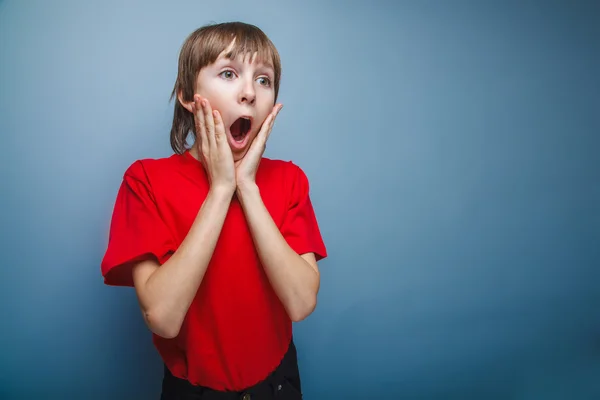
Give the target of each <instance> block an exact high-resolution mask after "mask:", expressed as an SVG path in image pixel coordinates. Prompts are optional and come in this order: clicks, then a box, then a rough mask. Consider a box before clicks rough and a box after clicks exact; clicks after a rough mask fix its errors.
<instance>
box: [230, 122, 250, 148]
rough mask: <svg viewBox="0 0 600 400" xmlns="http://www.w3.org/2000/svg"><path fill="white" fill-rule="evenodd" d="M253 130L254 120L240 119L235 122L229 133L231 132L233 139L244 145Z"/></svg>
mask: <svg viewBox="0 0 600 400" xmlns="http://www.w3.org/2000/svg"><path fill="white" fill-rule="evenodd" d="M251 128H252V120H251V119H250V118H249V117H240V118H238V119H236V120H235V122H234V123H233V124H232V125H231V128H229V132H231V137H232V138H233V140H234V141H236V142H237V143H242V142H243V141H244V139H245V138H246V136H248V133H249V132H250V129H251Z"/></svg>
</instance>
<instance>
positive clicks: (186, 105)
mask: <svg viewBox="0 0 600 400" xmlns="http://www.w3.org/2000/svg"><path fill="white" fill-rule="evenodd" d="M177 101H179V104H181V105H182V106H183V108H185V109H186V110H188V111H189V112H191V113H193V112H194V111H193V108H192V105H193V104H194V102H193V101H188V102H186V101H183V95H182V94H181V90H180V91H178V92H177Z"/></svg>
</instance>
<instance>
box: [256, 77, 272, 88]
mask: <svg viewBox="0 0 600 400" xmlns="http://www.w3.org/2000/svg"><path fill="white" fill-rule="evenodd" d="M257 82H258V83H259V84H261V85H263V86H267V87H269V86H271V80H270V79H269V78H267V77H266V76H261V77H260V78H258V79H257Z"/></svg>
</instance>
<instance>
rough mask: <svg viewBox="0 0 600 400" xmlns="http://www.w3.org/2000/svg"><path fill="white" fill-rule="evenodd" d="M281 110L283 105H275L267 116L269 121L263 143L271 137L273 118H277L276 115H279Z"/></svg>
mask: <svg viewBox="0 0 600 400" xmlns="http://www.w3.org/2000/svg"><path fill="white" fill-rule="evenodd" d="M282 108H283V104H277V105H276V106H275V107H274V108H273V112H272V113H271V114H270V115H269V117H270V118H271V119H270V120H269V125H268V130H267V132H266V133H265V135H266V137H265V142H266V141H267V139H268V138H269V136H271V132H272V130H273V125H274V124H275V118H277V114H279V111H281V109H282Z"/></svg>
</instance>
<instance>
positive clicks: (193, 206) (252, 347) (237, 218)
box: [101, 152, 327, 390]
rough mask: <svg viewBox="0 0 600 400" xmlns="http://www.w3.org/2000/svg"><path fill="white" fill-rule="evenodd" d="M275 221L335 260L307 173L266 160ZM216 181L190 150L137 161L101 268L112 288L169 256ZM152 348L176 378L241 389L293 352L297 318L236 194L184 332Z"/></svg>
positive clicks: (298, 243)
mask: <svg viewBox="0 0 600 400" xmlns="http://www.w3.org/2000/svg"><path fill="white" fill-rule="evenodd" d="M256 183H257V185H258V187H259V189H260V193H261V197H262V199H263V202H264V204H265V206H266V208H267V209H268V210H269V213H270V214H271V217H272V218H273V220H274V222H275V224H276V225H277V226H278V227H279V230H280V232H281V233H282V235H283V237H284V238H285V239H286V241H287V243H288V244H289V245H290V247H291V248H292V249H293V250H295V251H296V252H297V253H298V254H303V253H309V252H313V253H315V255H316V258H317V260H320V259H322V258H324V257H326V256H327V254H326V249H325V245H324V243H323V240H322V237H321V234H320V231H319V227H318V224H317V220H316V217H315V213H314V211H313V207H312V204H311V201H310V197H309V184H308V180H307V178H306V175H305V174H304V172H303V171H302V170H301V169H300V168H299V167H297V166H296V165H295V164H293V163H292V162H285V161H279V160H270V159H267V158H263V159H262V161H261V164H260V166H259V169H258V171H257V174H256ZM208 190H209V183H208V179H207V176H206V173H205V171H204V169H203V167H202V164H201V163H200V162H199V161H198V160H196V159H195V158H194V157H193V156H192V155H191V154H190V153H189V152H185V153H184V154H182V155H177V154H174V155H172V156H170V157H168V158H161V159H146V160H139V161H136V162H135V163H133V164H132V165H131V166H130V167H129V168H128V169H127V171H126V172H125V175H124V178H123V182H122V185H121V187H120V189H119V192H118V195H117V199H116V203H115V207H114V211H113V217H112V221H111V226H110V235H109V242H108V248H107V250H106V254H105V255H104V259H103V260H102V265H101V270H102V275H103V276H104V281H105V283H106V284H108V285H117V286H132V285H133V282H132V276H131V265H132V263H133V262H134V261H139V260H143V259H146V258H149V257H155V258H156V259H157V260H158V262H159V263H160V264H163V263H164V262H166V261H167V260H168V259H169V257H170V256H171V255H172V254H173V253H174V252H175V251H176V250H177V248H178V247H179V245H180V244H181V242H182V241H183V239H184V238H185V236H186V235H187V233H188V231H189V229H190V227H191V225H192V223H193V221H194V219H195V217H196V215H197V214H198V211H199V209H200V206H201V205H202V203H203V201H204V199H205V198H206V196H207V194H208ZM152 336H153V341H154V344H155V346H156V348H157V350H158V352H159V353H160V355H161V356H162V358H163V360H164V362H165V364H166V365H167V366H168V368H169V369H170V371H171V372H172V373H173V375H175V376H177V377H180V378H183V379H187V380H189V381H190V382H191V383H193V384H196V385H202V386H207V387H211V388H214V389H217V390H241V389H244V388H246V387H249V386H252V385H254V384H256V383H257V382H259V381H261V380H262V379H264V378H266V377H267V376H268V374H269V373H270V372H271V371H273V370H274V369H275V368H276V367H277V365H278V364H279V362H280V361H281V359H282V357H283V355H284V354H285V352H286V351H287V348H288V345H289V342H290V339H291V337H292V323H291V320H290V318H289V316H288V315H287V313H286V311H285V309H284V307H283V305H282V304H281V302H280V300H279V298H278V297H277V295H276V294H275V292H274V290H273V288H272V286H271V284H270V283H269V280H268V278H267V276H266V274H265V272H264V270H263V267H262V265H261V264H260V261H259V258H258V254H257V252H256V249H255V247H254V243H253V241H252V236H251V234H250V231H249V227H248V225H247V222H246V219H245V217H244V212H243V210H242V208H241V205H240V203H239V202H238V200H237V199H236V198H235V197H234V198H233V200H232V202H231V205H230V207H229V210H228V213H227V216H226V218H225V222H224V224H223V229H222V231H221V235H220V237H219V240H218V242H217V245H216V248H215V251H214V253H213V256H212V259H211V261H210V264H209V266H208V268H207V270H206V274H205V275H204V278H203V280H202V283H201V284H200V287H199V289H198V292H197V294H196V297H195V298H194V300H193V302H192V304H191V306H190V308H189V310H188V313H187V315H186V318H185V320H184V322H183V325H182V327H181V330H180V332H179V335H178V336H177V337H176V338H173V339H164V338H162V337H160V336H157V335H155V334H153V335H152Z"/></svg>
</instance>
